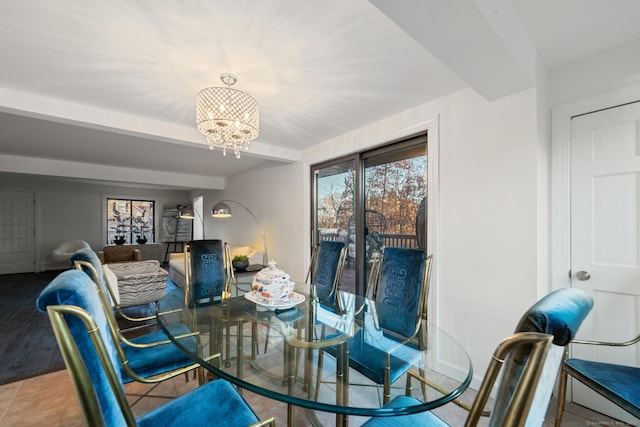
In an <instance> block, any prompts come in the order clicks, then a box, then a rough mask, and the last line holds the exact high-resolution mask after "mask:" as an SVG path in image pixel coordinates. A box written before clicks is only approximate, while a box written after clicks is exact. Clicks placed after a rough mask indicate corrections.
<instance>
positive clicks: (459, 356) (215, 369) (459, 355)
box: [158, 284, 472, 416]
mask: <svg viewBox="0 0 640 427" xmlns="http://www.w3.org/2000/svg"><path fill="white" fill-rule="evenodd" d="M294 291H295V293H294V295H293V296H292V297H291V298H290V300H289V301H288V302H287V304H279V305H278V306H273V305H268V304H266V303H265V301H262V300H261V299H260V298H259V296H257V295H255V294H253V293H251V292H250V293H247V294H245V295H240V296H237V297H233V298H230V299H227V300H223V301H222V302H220V303H217V304H214V305H202V306H198V307H185V306H184V304H183V303H181V302H180V300H179V299H174V300H173V301H172V300H170V299H167V298H165V299H164V300H162V301H161V302H160V304H159V306H158V312H159V313H162V312H165V311H167V312H168V311H169V310H173V311H172V312H169V313H166V314H159V315H158V321H159V324H160V326H161V328H162V329H163V330H164V331H165V333H167V334H168V335H169V338H170V339H171V340H172V341H173V342H175V343H176V344H177V345H178V346H179V347H180V348H181V349H182V350H183V351H185V352H186V353H187V354H188V355H189V356H190V357H191V358H193V359H194V360H195V361H197V362H199V363H200V364H201V365H202V366H203V367H204V368H206V369H207V370H208V371H210V372H211V373H213V374H214V375H215V376H218V377H221V378H224V379H226V380H228V381H230V382H232V383H234V384H236V385H237V386H239V387H241V388H244V389H247V390H250V391H252V392H255V393H258V394H261V395H263V396H266V397H269V398H272V399H275V400H279V401H282V402H286V403H289V404H292V405H295V406H300V407H304V408H308V409H313V410H320V411H325V412H332V413H336V414H345V415H364V416H388V415H400V414H409V413H415V412H420V411H425V410H429V409H433V408H435V407H438V406H441V405H443V404H445V403H447V402H449V401H451V400H453V399H455V398H456V397H457V396H459V395H460V394H461V393H462V392H463V391H464V390H465V389H466V388H467V386H468V385H469V382H470V380H471V375H472V367H471V361H470V359H469V356H468V355H467V353H466V351H465V350H464V348H462V347H461V346H460V344H458V343H457V342H456V341H455V340H454V339H453V338H452V337H451V336H449V335H448V334H447V333H446V332H444V331H443V330H441V329H440V328H438V327H436V326H434V325H432V324H429V323H428V322H426V321H424V320H422V321H420V322H419V327H418V328H417V330H416V332H417V333H416V334H415V335H414V336H413V337H412V338H411V339H409V340H407V339H402V338H400V337H397V336H394V335H393V334H392V333H390V332H389V331H385V330H382V329H381V328H380V327H379V325H378V322H377V318H378V313H379V312H380V311H384V313H385V316H389V315H391V316H394V319H397V320H398V321H399V322H401V321H402V320H403V316H404V315H403V313H402V311H400V310H395V309H394V308H393V307H389V306H381V305H380V304H375V303H373V302H372V301H370V300H367V299H364V298H362V297H358V296H355V295H353V294H350V293H346V292H341V293H339V295H338V298H337V301H336V304H334V305H332V306H329V305H326V304H321V303H319V302H318V301H317V300H316V299H315V298H313V297H312V295H314V292H313V286H308V285H300V284H298V285H296V288H295V290H294ZM178 322H181V323H186V324H188V325H189V326H190V327H191V328H192V329H193V330H194V331H197V332H199V334H198V335H199V339H200V342H201V352H200V353H199V354H196V353H193V352H190V351H189V350H188V348H186V347H184V346H182V345H181V343H180V339H179V337H174V336H171V334H170V330H171V329H169V326H170V325H172V324H175V323H178ZM371 349H374V351H373V352H372V353H371V355H372V356H371V357H372V358H373V357H375V358H378V359H379V358H380V357H382V358H385V357H386V355H387V354H388V355H389V356H388V357H390V358H391V359H390V360H392V361H393V362H394V363H407V364H409V365H410V366H411V368H410V373H409V375H402V376H401V377H400V378H398V379H397V380H396V381H395V382H394V383H393V384H392V387H391V398H393V397H395V396H398V395H407V394H409V395H411V396H413V397H415V398H416V399H418V401H416V402H420V403H416V404H415V405H412V406H401V407H394V408H383V407H382V406H383V403H382V402H383V398H382V390H383V387H382V385H376V382H374V381H372V380H370V379H369V378H367V377H366V376H364V375H362V374H360V372H358V370H356V369H354V368H353V367H352V368H351V369H350V368H348V366H349V354H355V353H356V352H363V351H366V352H371V351H372V350H371ZM320 353H322V355H321V356H320V357H319V355H320ZM212 356H216V357H212ZM319 358H321V359H322V363H321V364H320V366H321V367H322V369H319ZM352 362H353V361H352ZM382 363H383V366H384V360H383V361H382ZM420 378H422V379H423V381H422V382H421V381H420ZM407 383H409V387H407ZM422 384H427V385H426V386H422Z"/></svg>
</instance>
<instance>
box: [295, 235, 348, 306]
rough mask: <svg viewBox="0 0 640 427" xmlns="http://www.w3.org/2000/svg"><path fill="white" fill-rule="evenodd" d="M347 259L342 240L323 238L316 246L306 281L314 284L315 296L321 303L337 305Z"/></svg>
mask: <svg viewBox="0 0 640 427" xmlns="http://www.w3.org/2000/svg"><path fill="white" fill-rule="evenodd" d="M346 259H347V248H346V246H345V244H344V243H342V242H331V241H328V240H323V241H321V242H320V243H318V244H317V245H316V246H315V247H314V250H313V253H312V255H311V262H310V263H309V270H308V271H307V277H306V279H305V282H308V283H311V284H312V285H314V288H313V290H314V295H313V297H314V298H315V299H317V300H318V302H319V303H320V304H323V305H325V306H328V307H336V306H337V303H338V301H337V299H336V295H337V293H338V291H339V290H340V282H341V281H342V272H343V270H344V264H345V261H346ZM309 279H311V281H310V282H309Z"/></svg>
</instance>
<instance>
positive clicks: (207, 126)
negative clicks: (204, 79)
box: [196, 74, 260, 159]
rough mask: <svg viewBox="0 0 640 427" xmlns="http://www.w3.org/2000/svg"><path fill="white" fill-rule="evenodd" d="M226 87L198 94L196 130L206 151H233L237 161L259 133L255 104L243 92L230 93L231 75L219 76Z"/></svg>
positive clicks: (233, 78) (258, 112) (258, 120)
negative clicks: (201, 136) (207, 148)
mask: <svg viewBox="0 0 640 427" xmlns="http://www.w3.org/2000/svg"><path fill="white" fill-rule="evenodd" d="M220 79H221V80H222V82H223V83H224V84H225V85H226V87H209V88H206V89H203V90H201V91H200V93H198V99H197V102H196V126H197V127H198V130H199V131H200V132H201V133H202V134H203V135H204V136H205V137H206V138H207V142H208V143H209V149H210V150H213V149H214V147H215V146H218V147H221V148H222V153H223V154H224V155H225V156H226V155H227V149H228V150H233V152H234V154H235V156H236V158H238V159H239V158H240V150H245V151H246V150H247V149H249V144H250V143H251V141H253V140H254V139H256V138H257V137H258V133H259V132H260V111H259V109H258V103H257V102H256V100H255V99H254V98H253V97H252V96H249V95H247V94H246V93H244V92H241V91H239V90H236V89H232V88H231V86H232V85H233V84H234V83H235V82H236V81H237V79H236V77H235V76H234V75H232V74H222V75H221V76H220Z"/></svg>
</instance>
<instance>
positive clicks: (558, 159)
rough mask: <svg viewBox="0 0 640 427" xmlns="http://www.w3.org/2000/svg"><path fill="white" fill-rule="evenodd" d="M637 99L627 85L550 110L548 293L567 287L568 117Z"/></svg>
mask: <svg viewBox="0 0 640 427" xmlns="http://www.w3.org/2000/svg"><path fill="white" fill-rule="evenodd" d="M638 100H640V86H630V87H627V88H623V89H618V90H614V91H610V92H605V93H602V94H599V95H594V96H591V97H588V98H584V99H581V100H577V101H574V102H571V103H567V104H563V105H559V106H556V107H553V108H552V112H551V117H552V118H551V191H550V204H551V212H550V216H551V217H550V220H551V226H550V237H549V245H550V248H549V249H550V258H549V263H550V269H549V275H550V277H549V279H550V283H551V290H555V289H560V288H568V287H570V286H571V280H570V278H569V270H570V269H571V205H570V200H571V199H570V196H571V182H570V181H571V180H570V176H571V168H570V165H571V153H570V149H571V118H572V117H575V116H579V115H582V114H588V113H592V112H595V111H598V110H603V109H607V108H612V107H616V106H619V105H622V104H626V103H629V102H633V101H638Z"/></svg>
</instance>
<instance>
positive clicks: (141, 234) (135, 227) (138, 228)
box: [131, 211, 151, 245]
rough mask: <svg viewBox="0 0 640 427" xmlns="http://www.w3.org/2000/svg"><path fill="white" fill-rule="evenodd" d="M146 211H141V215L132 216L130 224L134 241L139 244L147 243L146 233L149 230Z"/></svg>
mask: <svg viewBox="0 0 640 427" xmlns="http://www.w3.org/2000/svg"><path fill="white" fill-rule="evenodd" d="M145 214H146V212H145V211H143V212H142V215H140V216H136V217H134V218H133V224H131V231H132V232H133V233H134V234H135V235H136V242H137V243H138V244H140V245H144V244H145V243H147V235H146V233H147V232H148V231H149V230H151V226H150V225H149V222H148V221H147V219H146V218H145Z"/></svg>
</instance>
